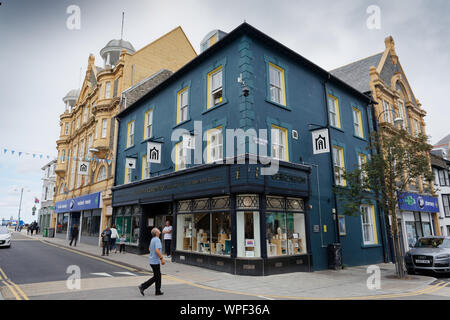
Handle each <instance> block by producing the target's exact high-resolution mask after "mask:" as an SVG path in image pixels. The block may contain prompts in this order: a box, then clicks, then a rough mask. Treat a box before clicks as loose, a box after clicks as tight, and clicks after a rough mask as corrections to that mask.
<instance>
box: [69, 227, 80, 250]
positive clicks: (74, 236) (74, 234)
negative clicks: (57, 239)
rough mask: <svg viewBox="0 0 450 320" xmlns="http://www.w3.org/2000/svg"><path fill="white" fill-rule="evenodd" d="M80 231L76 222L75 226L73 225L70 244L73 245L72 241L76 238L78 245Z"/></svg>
mask: <svg viewBox="0 0 450 320" xmlns="http://www.w3.org/2000/svg"><path fill="white" fill-rule="evenodd" d="M78 233H79V230H78V227H77V225H76V224H74V225H73V227H72V233H71V236H70V243H69V245H70V246H72V242H73V241H74V240H75V244H74V247H76V246H77V241H78Z"/></svg>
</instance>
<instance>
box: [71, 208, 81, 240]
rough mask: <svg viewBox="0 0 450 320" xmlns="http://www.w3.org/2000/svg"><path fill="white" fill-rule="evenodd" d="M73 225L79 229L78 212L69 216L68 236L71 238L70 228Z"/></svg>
mask: <svg viewBox="0 0 450 320" xmlns="http://www.w3.org/2000/svg"><path fill="white" fill-rule="evenodd" d="M74 225H77V227H78V229H80V212H72V213H71V216H70V228H69V235H70V236H72V228H73V226H74Z"/></svg>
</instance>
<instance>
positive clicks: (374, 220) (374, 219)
mask: <svg viewBox="0 0 450 320" xmlns="http://www.w3.org/2000/svg"><path fill="white" fill-rule="evenodd" d="M365 206H367V207H369V208H370V210H371V212H370V214H371V216H372V231H373V245H377V244H378V234H377V220H376V218H375V206H374V205H373V204H369V205H365ZM361 227H362V217H361ZM367 245H370V244H367Z"/></svg>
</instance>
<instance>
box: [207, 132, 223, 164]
mask: <svg viewBox="0 0 450 320" xmlns="http://www.w3.org/2000/svg"><path fill="white" fill-rule="evenodd" d="M217 130H220V131H221V134H222V151H223V130H222V126H218V127H215V128H212V129H209V130H208V131H206V163H211V150H210V149H211V148H210V146H211V133H212V132H214V131H217ZM222 158H223V155H222Z"/></svg>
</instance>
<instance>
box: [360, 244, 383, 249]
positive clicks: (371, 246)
mask: <svg viewBox="0 0 450 320" xmlns="http://www.w3.org/2000/svg"><path fill="white" fill-rule="evenodd" d="M380 247H381V244H378V243H377V244H364V243H363V244H361V249H371V248H380Z"/></svg>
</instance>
